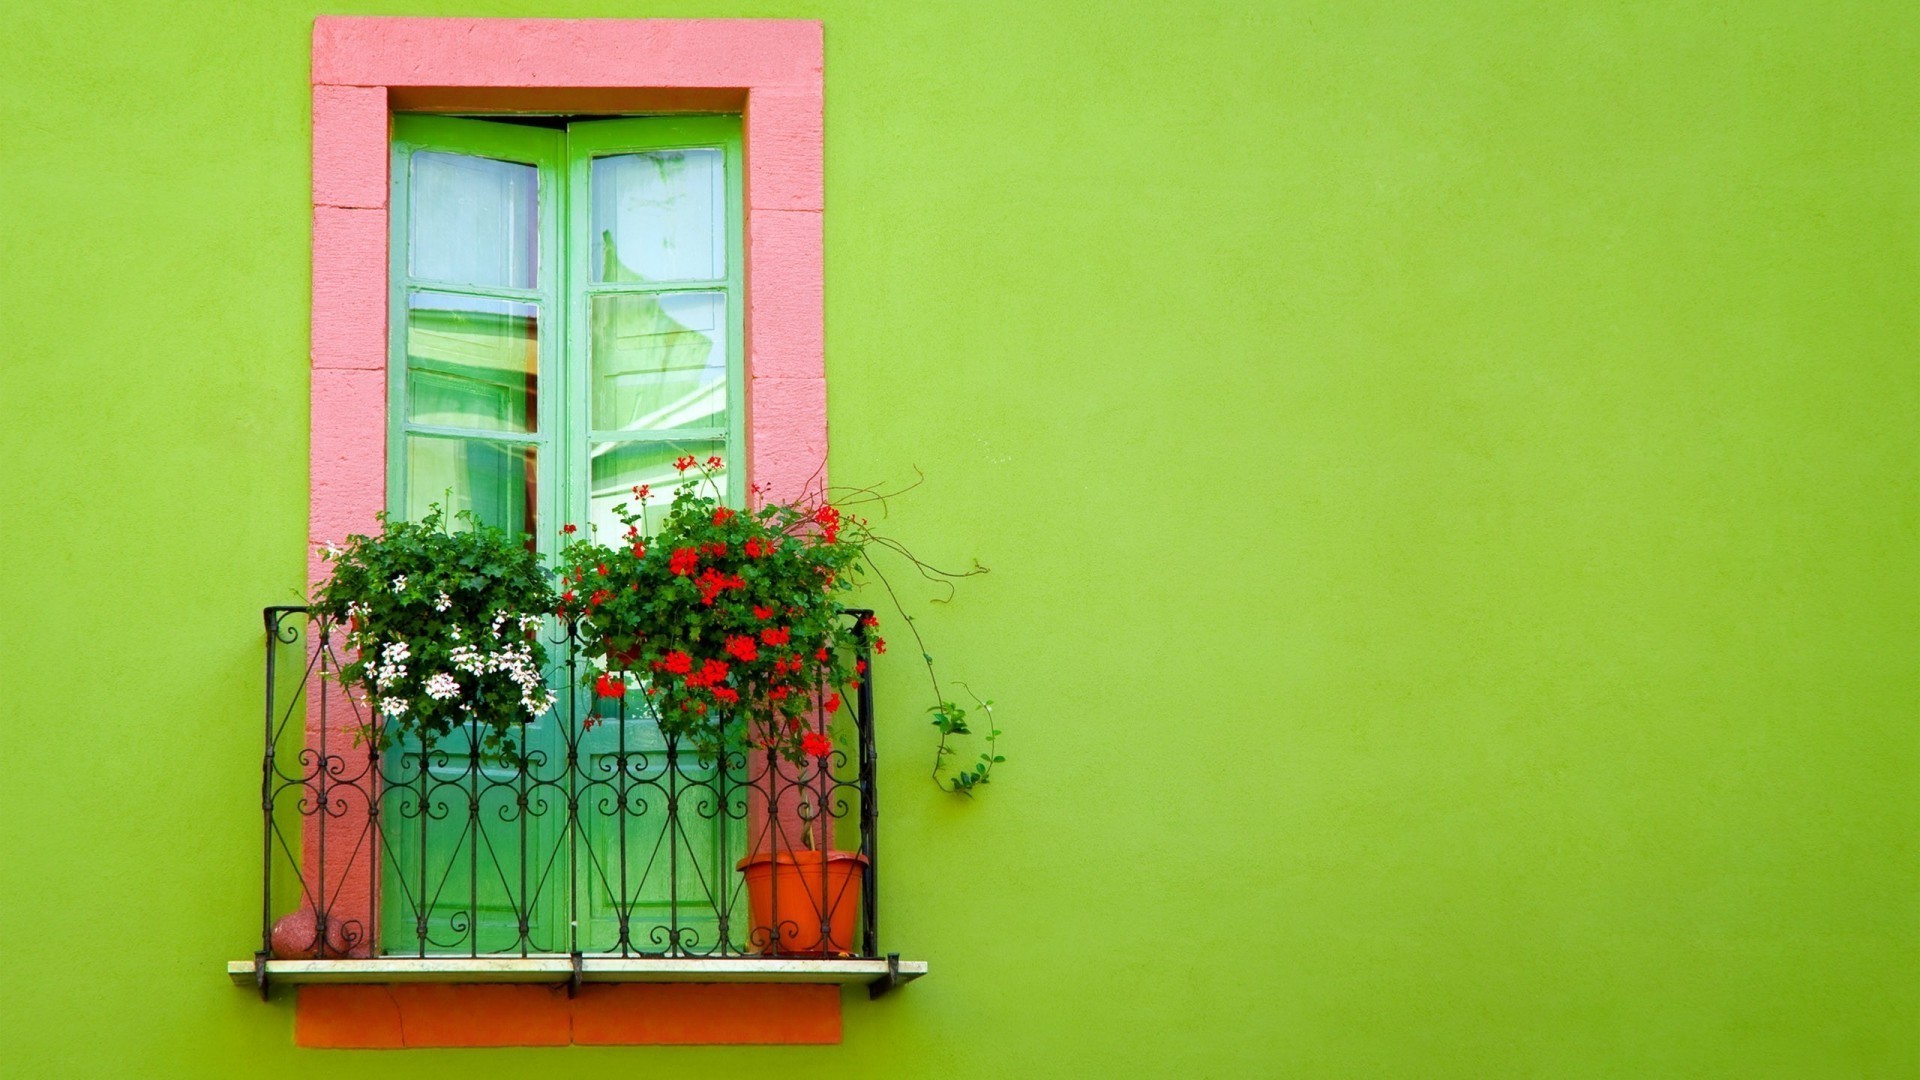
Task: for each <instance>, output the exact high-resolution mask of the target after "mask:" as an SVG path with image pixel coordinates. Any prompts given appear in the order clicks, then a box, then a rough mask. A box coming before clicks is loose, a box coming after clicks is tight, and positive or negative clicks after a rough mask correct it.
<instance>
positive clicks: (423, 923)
mask: <svg viewBox="0 0 1920 1080" xmlns="http://www.w3.org/2000/svg"><path fill="white" fill-rule="evenodd" d="M419 788H420V798H419V805H418V806H416V807H415V809H416V810H418V811H419V812H420V858H419V859H418V860H417V861H418V862H419V864H420V891H419V892H416V893H414V904H413V934H414V937H415V939H416V945H417V948H418V949H419V950H420V955H421V956H422V957H425V956H426V955H427V913H428V912H429V911H431V910H432V909H433V902H432V901H431V900H430V899H428V897H427V741H426V739H425V738H424V737H423V738H422V739H421V740H420V783H419Z"/></svg>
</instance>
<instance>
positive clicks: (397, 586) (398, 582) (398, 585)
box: [393, 574, 407, 592]
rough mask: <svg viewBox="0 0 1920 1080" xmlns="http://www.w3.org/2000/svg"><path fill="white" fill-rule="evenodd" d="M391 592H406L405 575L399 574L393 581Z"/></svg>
mask: <svg viewBox="0 0 1920 1080" xmlns="http://www.w3.org/2000/svg"><path fill="white" fill-rule="evenodd" d="M393 591H394V592H406V591H407V575H405V574H401V575H399V576H397V577H395V578H394V579H393Z"/></svg>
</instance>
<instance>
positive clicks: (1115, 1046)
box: [0, 0, 1920, 1080]
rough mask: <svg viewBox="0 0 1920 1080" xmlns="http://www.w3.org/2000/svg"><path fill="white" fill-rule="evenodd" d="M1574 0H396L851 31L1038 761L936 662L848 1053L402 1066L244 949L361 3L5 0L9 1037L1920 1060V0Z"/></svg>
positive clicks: (185, 1069)
mask: <svg viewBox="0 0 1920 1080" xmlns="http://www.w3.org/2000/svg"><path fill="white" fill-rule="evenodd" d="M1541 7H1542V5H1535V4H1520V3H1493V2H1485V0H1474V2H1454V3H1445V4H1428V5H1409V4H1404V3H1377V4H1376V3H1369V4H1361V5H1355V4H1344V3H1328V4H1309V3H1291V2H1285V0H1267V2H1254V0H1249V2H1243V3H1238V4H1165V5H1148V4H1138V3H1135V4H1119V5H1106V4H1101V5H1095V4H1087V3H1073V4H1068V3H1059V4H1051V5H1049V4H1036V3H1034V2H1032V0H1009V2H983V0H972V2H967V3H951V4H938V5H933V4H906V3H859V2H824V0H823V2H819V3H776V4H759V3H743V2H739V0H735V2H731V3H716V4H706V3H671V4H661V5H649V4H646V3H591V2H571V0H569V2H558V3H536V2H528V0H521V2H508V3H497V2H491V0H464V2H458V3H446V2H443V0H410V2H408V3H405V4H397V5H393V7H392V8H391V10H393V11H395V12H397V13H406V14H429V13H436V12H441V13H446V14H461V15H484V14H501V15H508V14H512V15H550V16H571V15H581V16H584V15H617V16H642V15H675V16H685V15H784V16H808V17H820V18H824V19H825V20H826V26H827V50H828V106H827V111H828V131H827V141H828V181H827V183H828V206H829V224H828V239H827V243H828V253H827V274H828V280H827V296H828V301H827V302H828V313H827V317H828V325H829V338H828V356H829V365H830V372H831V374H830V378H831V380H832V404H831V410H832V415H831V421H832V430H833V447H834V450H833V453H834V468H835V470H836V475H837V477H838V478H839V479H843V480H849V481H852V480H861V481H865V480H873V479H880V478H886V477H901V476H905V475H910V469H911V467H912V466H916V465H917V466H919V467H920V468H922V469H924V470H925V471H926V472H927V474H928V476H929V482H928V484H927V485H926V486H925V488H923V489H922V490H921V491H919V492H916V493H915V494H914V495H913V496H912V497H911V498H910V499H909V500H908V501H906V502H904V503H902V504H900V505H899V507H898V513H897V515H896V518H895V522H894V524H895V532H896V533H897V534H899V535H901V536H903V537H905V538H907V539H909V540H911V541H912V542H913V543H914V545H915V546H916V547H917V548H918V549H919V550H920V552H921V553H922V554H923V555H925V556H927V557H929V558H932V559H934V560H936V561H940V560H944V561H948V562H961V563H964V562H965V561H966V560H967V559H968V558H971V557H976V556H977V557H978V558H979V559H981V560H982V561H983V562H985V563H987V564H989V565H991V566H992V567H993V571H994V572H993V574H992V575H991V576H990V577H988V578H986V579H983V580H981V581H977V582H973V583H971V586H972V587H970V588H968V589H966V590H965V592H964V593H963V596H962V599H961V600H960V602H958V603H957V604H955V605H953V606H952V607H950V608H934V609H928V610H927V613H926V615H925V625H926V628H927V630H928V632H929V634H930V635H931V636H932V637H933V639H934V640H935V641H936V642H938V643H939V644H938V653H939V656H940V658H941V659H942V660H943V661H945V662H946V663H947V665H948V668H949V671H950V673H951V674H952V675H953V676H954V677H956V678H964V679H966V680H968V681H969V682H970V683H972V684H973V685H975V686H976V687H978V688H981V689H982V690H984V691H988V692H990V693H991V695H992V696H993V697H995V698H996V699H998V701H999V702H1000V703H1001V704H1002V706H1003V710H1002V712H1003V716H1004V720H1005V726H1006V727H1007V729H1008V733H1009V734H1008V737H1007V740H1006V747H1005V749H1006V752H1007V753H1008V754H1009V756H1010V757H1011V758H1012V761H1011V762H1010V763H1009V765H1008V766H1007V768H1006V771H1005V772H1004V774H1003V775H1002V776H1001V777H999V778H997V779H996V781H995V783H994V785H993V790H992V791H991V792H989V793H988V796H987V797H986V798H983V799H981V800H979V801H978V802H977V803H975V804H972V805H967V804H964V803H962V802H960V801H957V800H953V799H949V798H944V797H941V796H939V795H937V794H936V793H935V792H934V791H933V790H932V789H931V788H930V787H929V786H928V785H926V783H925V782H924V780H923V778H922V777H921V775H920V773H921V769H922V766H923V764H924V758H925V756H926V754H927V752H928V748H929V743H928V741H927V735H928V731H927V730H926V729H925V726H924V724H923V723H922V722H921V718H920V717H919V715H918V710H919V708H920V707H921V704H922V703H921V702H920V701H919V699H918V698H917V697H915V696H913V690H912V684H911V676H912V671H911V668H910V667H909V666H908V663H907V660H906V658H904V657H901V656H899V655H898V653H899V652H900V650H896V654H895V655H894V656H892V657H890V659H893V660H895V661H896V663H895V665H894V666H893V667H892V668H891V669H883V671H882V677H883V678H884V679H885V681H886V685H885V687H884V693H883V695H882V705H883V707H885V708H886V709H887V710H888V713H889V718H888V719H887V721H886V724H887V726H886V727H885V728H884V730H883V733H882V734H883V739H884V742H883V755H884V759H883V766H884V770H885V771H884V778H883V779H884V783H885V785H886V787H885V795H886V799H885V801H886V816H885V819H884V822H883V825H884V829H885V850H886V854H887V871H886V879H885V888H886V894H887V895H886V906H885V924H886V925H885V931H886V937H887V938H888V939H889V944H890V945H891V946H892V947H895V948H899V949H901V950H903V951H905V952H907V953H908V954H909V955H911V956H915V957H923V958H926V959H928V960H929V961H931V963H932V965H933V974H932V975H931V977H929V978H928V979H926V980H924V981H922V982H920V983H918V984H916V985H914V986H913V987H912V988H910V989H909V990H908V991H906V992H905V993H902V994H899V995H897V996H894V997H892V998H890V999H888V1000H886V1001H883V1002H879V1003H875V1004H869V1003H868V1002H866V1001H865V999H864V997H853V996H850V997H849V998H848V1000H847V1006H846V1040H845V1044H844V1045H843V1046H841V1047H838V1048H831V1049H818V1048H814V1049H775V1048H769V1049H752V1050H708V1049H678V1050H671V1051H664V1050H644V1049H642V1050H585V1049H574V1050H566V1051H517V1052H458V1051H446V1052H426V1051H420V1052H400V1053H371V1054H346V1053H339V1052H332V1053H301V1052H296V1051H295V1050H294V1048H293V1046H292V1044H291V1024H292V1010H291V1007H290V1005H289V1004H287V1003H286V1002H276V1003H275V1004H272V1005H263V1004H261V1003H260V1002H259V1001H258V1000H256V999H255V998H253V997H251V996H249V995H248V994H247V993H245V992H242V991H239V990H236V989H234V988H233V987H232V986H231V985H230V984H228V982H227V980H226V978H225V976H224V975H223V974H222V972H221V970H220V969H221V965H222V963H223V962H224V961H225V960H227V959H230V958H238V957H241V956H245V955H247V953H248V950H249V949H250V948H251V946H252V940H251V938H250V935H251V934H253V933H255V932H256V929H255V928H256V927H257V922H256V919H257V906H256V905H257V895H256V892H255V890H256V888H257V883H258V869H257V864H256V859H257V853H258V838H257V833H256V831H255V830H256V829H257V827H258V822H257V816H256V813H255V809H254V808H255V806H256V800H257V779H256V776H257V773H256V769H257V767H258V751H257V749H256V744H255V740H256V738H257V733H256V722H257V709H258V707H259V705H258V698H257V695H258V693H259V682H260V679H259V674H258V671H257V665H258V662H259V654H260V631H259V621H258V611H259V608H260V606H261V605H262V604H265V603H271V602H285V601H290V600H292V599H294V597H295V590H296V589H297V588H298V587H299V585H300V582H301V577H302V574H303V567H304V563H303V554H302V538H303V527H304V515H305V507H306V497H307V496H306V392H307V352H306V320H307V255H308V251H307V244H308V239H307V236H308V232H307V230H308V222H307V165H308V144H307V49H308V33H309V25H310V21H311V18H312V16H313V15H314V14H316V13H317V11H316V9H314V8H313V7H311V6H308V5H305V4H299V3H265V2H229V3H215V2H212V0H204V2H199V3H159V2H156V3H148V4H133V3H124V4H111V5H108V4H84V5H83V4H74V3H45V2H36V3H28V2H25V0H16V2H14V3H11V4H9V5H8V7H7V11H6V20H5V26H6V29H5V32H4V34H0V364H3V365H4V367H3V368H0V371H3V375H0V379H3V380H4V381H0V395H4V396H3V399H0V405H4V412H5V421H4V423H0V450H3V451H4V460H5V461H6V462H7V464H6V466H5V468H4V469H0V531H3V532H4V545H5V546H4V552H3V553H0V559H3V560H4V561H3V562H0V567H3V574H4V588H3V590H0V664H4V669H3V671H0V679H3V680H4V686H3V687H0V770H4V778H3V779H0V807H4V812H0V838H3V839H4V845H3V846H4V852H5V858H6V859H7V865H6V867H5V869H4V872H0V1072H4V1073H5V1074H7V1075H8V1076H10V1077H20V1078H22V1080H25V1078H29V1077H43V1076H63V1077H64V1076H75V1077H105V1076H135V1075H138V1076H153V1077H215V1076H263V1075H300V1076H307V1075H313V1076H319V1075H347V1074H348V1073H351V1075H354V1076H357V1077H388V1076H392V1077H406V1078H408V1080H434V1078H437V1077H457V1076H470V1075H487V1074H491V1072H490V1071H491V1070H493V1069H494V1068H495V1067H499V1068H500V1069H501V1072H500V1073H499V1074H500V1075H506V1072H505V1067H506V1066H509V1065H510V1066H512V1067H513V1068H514V1069H517V1070H519V1072H518V1073H516V1075H541V1072H540V1070H543V1069H552V1068H554V1067H556V1066H559V1065H561V1064H565V1065H566V1066H568V1067H569V1068H578V1069H619V1070H633V1072H632V1075H643V1074H644V1075H662V1073H659V1072H655V1071H653V1070H677V1069H698V1070H701V1075H725V1074H728V1072H729V1071H730V1070H748V1069H760V1068H770V1067H773V1066H775V1065H778V1066H780V1067H782V1068H785V1069H790V1070H791V1071H792V1073H793V1074H794V1075H803V1076H828V1075H832V1076H850V1075H858V1076H880V1075H899V1076H943V1075H954V1076H958V1075H1019V1076H1100V1075H1114V1076H1118V1075H1179V1076H1223V1077H1225V1076H1246V1075H1295V1076H1355V1077H1388V1076H1407V1077H1492V1076H1556V1077H1558V1076H1596V1077H1619V1076H1689V1077H1691V1076H1727V1077H1771V1076H1782V1077H1809V1076H1835V1077H1867V1076H1871V1077H1891V1076H1914V1075H1916V1074H1920V1030H1917V1029H1920V869H1917V867H1920V863H1916V856H1920V851H1917V850H1916V838H1920V809H1917V808H1916V807H1917V802H1920V800H1917V798H1916V792H1917V791H1920V736H1917V735H1916V725H1915V721H1916V719H1917V718H1920V717H1917V713H1920V705H1917V702H1920V680H1917V679H1916V659H1917V658H1920V572H1917V571H1916V518H1917V517H1920V514H1917V512H1916V510H1917V507H1920V483H1917V476H1920V436H1917V433H1920V425H1916V421H1915V417H1916V406H1917V405H1920V400H1917V399H1920V366H1917V364H1916V359H1917V357H1916V345H1917V344H1920V333H1917V331H1920V304H1917V301H1920V9H1916V8H1914V6H1913V5H1911V4H1907V3H1898V2H1888V3H1882V4H1871V3H1861V4H1785V3H1691V2H1689V3H1630V4H1586V5H1563V6H1562V7H1563V8H1564V9H1565V10H1563V11H1561V12H1560V13H1557V14H1548V13H1544V12H1543V11H1541V10H1540V9H1541ZM1583 9H1584V10H1583ZM325 10H328V11H331V12H336V13H354V12H360V11H374V10H376V9H375V8H328V9H325ZM383 10H384V9H383ZM476 1070H478V1071H476ZM642 1070H645V1072H644V1073H643V1072H642ZM609 1075H613V1074H609Z"/></svg>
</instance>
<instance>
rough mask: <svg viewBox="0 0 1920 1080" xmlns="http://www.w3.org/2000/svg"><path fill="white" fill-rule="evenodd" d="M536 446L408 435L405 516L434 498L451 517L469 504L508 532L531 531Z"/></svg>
mask: <svg viewBox="0 0 1920 1080" xmlns="http://www.w3.org/2000/svg"><path fill="white" fill-rule="evenodd" d="M535 464H536V460H535V456H534V448H533V447H531V446H523V445H519V444H516V443H504V442H497V441H495V440H492V439H463V438H458V437H452V436H440V435H409V436H407V517H408V518H409V519H410V520H419V518H420V517H422V516H423V515H425V514H426V512H427V507H428V506H430V505H431V504H434V503H438V504H440V505H441V506H443V507H445V508H446V511H447V516H448V518H449V519H451V518H452V517H453V515H455V514H457V513H459V512H460V511H462V510H471V511H473V514H474V516H475V517H477V518H479V519H480V521H481V522H482V523H483V524H486V525H492V526H494V527H495V528H499V529H504V530H506V532H507V534H508V535H509V536H520V535H522V534H525V533H535V532H537V531H538V530H537V529H536V526H537V524H538V522H537V521H535V519H534V513H535V505H536V502H535V491H536V483H537V482H536V479H535V472H534V467H535Z"/></svg>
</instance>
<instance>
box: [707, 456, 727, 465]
mask: <svg viewBox="0 0 1920 1080" xmlns="http://www.w3.org/2000/svg"><path fill="white" fill-rule="evenodd" d="M723 464H725V463H724V462H722V461H721V460H720V455H718V454H715V455H712V456H711V457H709V458H707V468H709V469H717V468H719V467H720V466H721V465H723Z"/></svg>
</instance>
